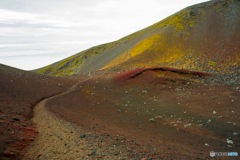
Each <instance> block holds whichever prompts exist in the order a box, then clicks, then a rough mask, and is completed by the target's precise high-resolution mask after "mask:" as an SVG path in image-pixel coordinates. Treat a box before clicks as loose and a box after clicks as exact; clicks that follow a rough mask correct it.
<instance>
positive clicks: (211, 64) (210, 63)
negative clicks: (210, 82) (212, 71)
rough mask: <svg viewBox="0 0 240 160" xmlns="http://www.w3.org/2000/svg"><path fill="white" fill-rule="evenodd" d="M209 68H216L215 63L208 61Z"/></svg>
mask: <svg viewBox="0 0 240 160" xmlns="http://www.w3.org/2000/svg"><path fill="white" fill-rule="evenodd" d="M208 65H209V66H214V67H215V66H217V62H212V61H208Z"/></svg>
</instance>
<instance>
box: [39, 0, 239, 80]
mask: <svg viewBox="0 0 240 160" xmlns="http://www.w3.org/2000/svg"><path fill="white" fill-rule="evenodd" d="M239 19H240V1H239V0H212V1H209V2H205V3H201V4H197V5H194V6H191V7H187V8H185V9H183V10H181V11H179V12H177V13H175V14H173V15H172V16H169V17H167V18H166V19H164V20H162V21H160V22H158V23H156V24H154V25H152V26H150V27H148V28H145V29H143V30H141V31H138V32H136V33H133V34H131V35H129V36H126V37H124V38H122V39H120V40H118V41H115V42H112V43H107V44H103V45H99V46H96V47H93V48H90V49H88V50H85V51H83V52H80V53H77V54H75V55H73V56H71V57H69V58H67V59H64V60H62V61H59V62H56V63H54V64H52V65H49V66H47V67H43V68H40V69H38V70H36V72H38V73H43V74H49V75H55V76H56V75H62V76H64V75H71V74H76V73H87V72H91V71H97V70H103V69H121V70H132V69H135V68H141V67H153V66H158V67H172V68H179V69H182V68H183V69H187V70H193V71H201V72H208V73H224V74H226V73H234V72H235V71H236V70H237V69H239V68H238V66H239V61H240V55H239V52H240V37H239V36H240V21H239Z"/></svg>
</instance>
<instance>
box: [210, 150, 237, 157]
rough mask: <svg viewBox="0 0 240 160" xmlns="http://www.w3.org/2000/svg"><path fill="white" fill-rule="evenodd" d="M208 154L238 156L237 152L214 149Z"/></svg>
mask: <svg viewBox="0 0 240 160" xmlns="http://www.w3.org/2000/svg"><path fill="white" fill-rule="evenodd" d="M210 156H211V157H214V156H238V152H214V151H211V152H210Z"/></svg>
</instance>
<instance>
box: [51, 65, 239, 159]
mask: <svg viewBox="0 0 240 160" xmlns="http://www.w3.org/2000/svg"><path fill="white" fill-rule="evenodd" d="M143 70H144V72H142V71H143ZM143 70H138V71H140V72H136V71H133V72H131V74H129V73H123V74H122V75H121V76H115V77H112V78H111V77H109V76H107V75H106V76H103V77H102V78H99V77H93V78H92V79H91V80H88V81H86V82H83V83H81V84H79V85H78V86H77V88H76V89H75V91H73V92H71V93H69V94H67V95H65V96H62V97H59V98H55V99H52V100H50V101H48V102H47V108H48V110H50V111H51V112H53V113H54V114H55V115H57V116H58V117H60V118H63V119H65V120H67V121H69V122H72V123H75V124H77V125H79V126H82V127H83V128H84V129H85V132H86V133H92V134H94V135H95V136H94V139H93V140H92V144H93V145H92V150H93V151H94V154H92V155H89V157H88V158H89V159H96V158H100V159H108V158H109V159H114V157H115V158H121V159H142V158H147V159H210V158H211V157H210V156H209V152H210V151H215V152H228V151H231V152H233V151H238V152H239V151H240V136H239V134H238V135H234V133H235V134H236V133H240V127H239V126H240V123H239V118H240V117H239V111H240V108H239V107H240V106H239V103H240V101H239V97H240V92H239V87H238V86H233V85H215V84H213V83H211V84H210V83H207V82H208V81H207V79H205V77H202V78H199V76H198V77H197V75H199V74H200V73H199V74H189V72H187V71H184V72H182V71H181V73H176V72H172V71H175V70H174V69H171V70H170V69H167V70H164V71H163V70H160V71H159V70H156V69H154V70H151V69H147V70H146V69H143ZM138 73H142V74H138ZM186 73H187V74H186ZM126 75H127V76H126ZM160 75H164V76H160ZM116 77H118V78H119V77H120V79H121V80H125V81H123V82H122V81H116ZM121 77H124V78H121ZM179 77H180V78H179ZM204 81H205V83H200V82H204ZM83 132H84V131H83ZM229 137H231V139H232V140H233V142H234V143H233V144H227V141H226V139H227V138H229ZM217 158H219V159H229V157H215V158H212V159H217ZM234 158H235V159H237V157H232V158H231V159H234Z"/></svg>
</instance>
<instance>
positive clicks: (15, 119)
mask: <svg viewBox="0 0 240 160" xmlns="http://www.w3.org/2000/svg"><path fill="white" fill-rule="evenodd" d="M12 119H13V120H14V121H20V119H19V118H16V117H12Z"/></svg>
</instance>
